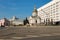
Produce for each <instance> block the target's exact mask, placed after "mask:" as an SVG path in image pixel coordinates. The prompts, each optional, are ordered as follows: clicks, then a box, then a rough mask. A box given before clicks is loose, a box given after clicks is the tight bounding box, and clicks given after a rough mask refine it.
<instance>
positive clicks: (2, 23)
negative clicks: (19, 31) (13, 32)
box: [0, 18, 10, 27]
mask: <svg viewBox="0 0 60 40" xmlns="http://www.w3.org/2000/svg"><path fill="white" fill-rule="evenodd" d="M0 26H1V27H2V26H3V27H5V26H10V21H9V20H8V19H6V18H3V19H0Z"/></svg>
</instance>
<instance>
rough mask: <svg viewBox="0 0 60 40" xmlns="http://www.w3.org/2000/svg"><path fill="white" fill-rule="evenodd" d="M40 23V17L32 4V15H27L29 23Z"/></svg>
mask: <svg viewBox="0 0 60 40" xmlns="http://www.w3.org/2000/svg"><path fill="white" fill-rule="evenodd" d="M40 23H41V18H40V17H39V16H38V11H37V9H36V7H35V6H34V10H33V12H32V16H30V17H29V24H30V25H37V24H40Z"/></svg>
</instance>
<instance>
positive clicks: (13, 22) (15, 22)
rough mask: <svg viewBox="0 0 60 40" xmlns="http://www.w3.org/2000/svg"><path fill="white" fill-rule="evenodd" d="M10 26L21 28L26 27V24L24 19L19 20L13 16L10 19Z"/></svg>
mask: <svg viewBox="0 0 60 40" xmlns="http://www.w3.org/2000/svg"><path fill="white" fill-rule="evenodd" d="M10 25H12V26H18V25H19V26H20V25H24V22H23V20H22V19H19V18H17V17H16V16H13V17H12V19H10Z"/></svg>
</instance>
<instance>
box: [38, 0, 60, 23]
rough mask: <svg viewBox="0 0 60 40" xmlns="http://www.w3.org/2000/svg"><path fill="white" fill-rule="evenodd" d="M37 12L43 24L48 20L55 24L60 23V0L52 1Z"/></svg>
mask: <svg viewBox="0 0 60 40" xmlns="http://www.w3.org/2000/svg"><path fill="white" fill-rule="evenodd" d="M37 10H38V16H39V17H41V18H42V20H43V22H45V21H46V20H49V22H52V21H53V23H54V22H57V21H60V0H52V1H51V2H49V3H47V4H46V5H44V6H42V7H40V8H38V9H37ZM46 22H47V21H46Z"/></svg>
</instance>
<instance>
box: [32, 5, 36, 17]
mask: <svg viewBox="0 0 60 40" xmlns="http://www.w3.org/2000/svg"><path fill="white" fill-rule="evenodd" d="M32 16H34V17H35V16H37V9H36V6H34V10H33V13H32Z"/></svg>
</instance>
